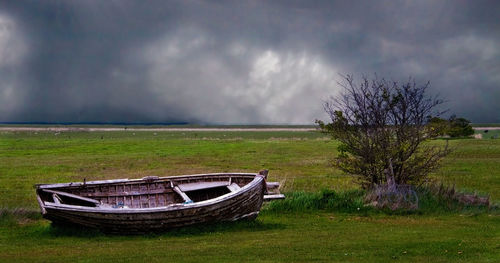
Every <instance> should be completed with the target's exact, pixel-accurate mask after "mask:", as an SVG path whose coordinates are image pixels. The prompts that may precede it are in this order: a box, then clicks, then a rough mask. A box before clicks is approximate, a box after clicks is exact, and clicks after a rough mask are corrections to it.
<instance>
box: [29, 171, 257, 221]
mask: <svg viewBox="0 0 500 263" xmlns="http://www.w3.org/2000/svg"><path fill="white" fill-rule="evenodd" d="M206 175H251V176H255V178H254V179H253V180H252V181H251V182H249V183H248V184H246V185H244V186H243V187H241V188H240V189H238V190H237V191H234V192H233V191H231V192H229V193H227V194H224V195H221V196H218V197H216V198H212V199H208V200H204V201H200V202H195V203H187V204H184V203H175V204H170V205H167V206H160V207H147V208H103V207H87V206H77V205H66V204H56V203H52V202H45V201H44V202H43V203H44V204H43V207H41V208H42V210H46V209H47V208H49V209H57V210H64V211H77V212H88V213H113V214H141V213H160V212H170V211H178V210H185V209H192V208H200V207H203V206H210V205H215V204H218V203H221V202H224V201H227V200H229V199H232V198H234V197H236V196H238V195H241V194H243V193H244V192H246V191H249V190H251V189H252V188H254V187H255V186H257V185H258V184H261V183H262V181H263V180H265V178H264V176H263V175H260V174H254V173H216V174H199V175H194V176H198V177H200V176H206ZM180 177H191V176H184V175H181V176H167V177H161V178H159V179H165V178H180ZM159 179H156V180H159ZM132 180H134V181H141V180H143V179H132ZM94 182H96V181H94ZM101 182H102V181H101ZM58 185H60V184H58ZM59 187H60V186H59ZM37 196H38V194H37Z"/></svg>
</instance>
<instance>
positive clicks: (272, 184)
mask: <svg viewBox="0 0 500 263" xmlns="http://www.w3.org/2000/svg"><path fill="white" fill-rule="evenodd" d="M266 187H267V189H274V188H278V187H280V183H279V182H267V183H266Z"/></svg>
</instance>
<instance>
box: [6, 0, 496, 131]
mask: <svg viewBox="0 0 500 263" xmlns="http://www.w3.org/2000/svg"><path fill="white" fill-rule="evenodd" d="M346 74H352V75H354V77H355V79H356V78H357V79H359V78H360V77H361V76H368V77H372V76H374V74H376V75H377V76H379V77H384V78H386V79H389V80H393V81H398V82H404V81H407V80H408V78H409V77H413V78H414V79H415V81H416V82H417V84H425V83H426V82H427V81H430V84H431V86H430V88H429V90H428V93H429V95H439V96H440V97H441V98H443V99H444V100H446V104H445V105H444V106H445V107H446V109H448V110H449V111H448V112H449V113H450V114H451V113H453V114H456V115H457V116H460V117H465V118H468V119H469V120H471V121H472V122H476V123H477V122H497V123H498V122H500V1H494V0H492V1H481V0H475V1H472V0H471V1H461V0H450V1H440V0H420V1H396V0H386V1H383V0H381V1H331V0H328V1H293V0H292V1H279V0H277V1H258V0H249V1H189V0H186V1H184V0H179V1H128V0H115V1H113V0H108V1H100V0H99V1H97V0H85V1H83V0H82V1H77V0H74V1H70V0H45V1H38V0H37V1H24V0H16V1H4V0H0V122H128V123H152V122H153V123H154V122H159V123H166V122H189V123H200V124H313V123H314V120H315V119H325V118H326V114H325V113H324V111H323V102H324V101H325V100H328V98H329V97H330V96H335V95H336V94H338V93H339V92H340V90H341V88H340V86H339V85H338V82H339V81H340V80H341V75H346Z"/></svg>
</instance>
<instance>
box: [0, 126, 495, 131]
mask: <svg viewBox="0 0 500 263" xmlns="http://www.w3.org/2000/svg"><path fill="white" fill-rule="evenodd" d="M473 128H474V130H500V127H473ZM316 130H317V128H315V127H310V128H298V127H290V128H285V127H276V128H270V127H261V128H255V127H248V128H244V127H227V128H220V127H214V128H203V127H199V128H198V127H196V128H174V127H161V128H158V127H151V128H143V127H141V128H134V127H55V126H54V127H15V126H9V127H0V131H25V132H79V131H81V132H99V131H100V132H113V131H153V132H162V131H186V132H189V131H236V132H241V131H248V132H278V131H296V132H305V131H316Z"/></svg>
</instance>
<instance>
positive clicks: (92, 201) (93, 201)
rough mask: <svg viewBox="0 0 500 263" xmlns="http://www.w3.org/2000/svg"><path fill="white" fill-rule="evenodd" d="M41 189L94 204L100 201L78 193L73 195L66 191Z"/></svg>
mask: <svg viewBox="0 0 500 263" xmlns="http://www.w3.org/2000/svg"><path fill="white" fill-rule="evenodd" d="M42 191H45V192H47V193H51V194H57V195H62V196H67V197H70V198H74V199H80V200H83V201H87V202H91V203H94V204H100V203H101V202H99V201H97V200H95V199H91V198H86V197H82V196H79V195H74V194H70V193H66V192H61V191H54V190H49V189H43V190H42Z"/></svg>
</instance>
